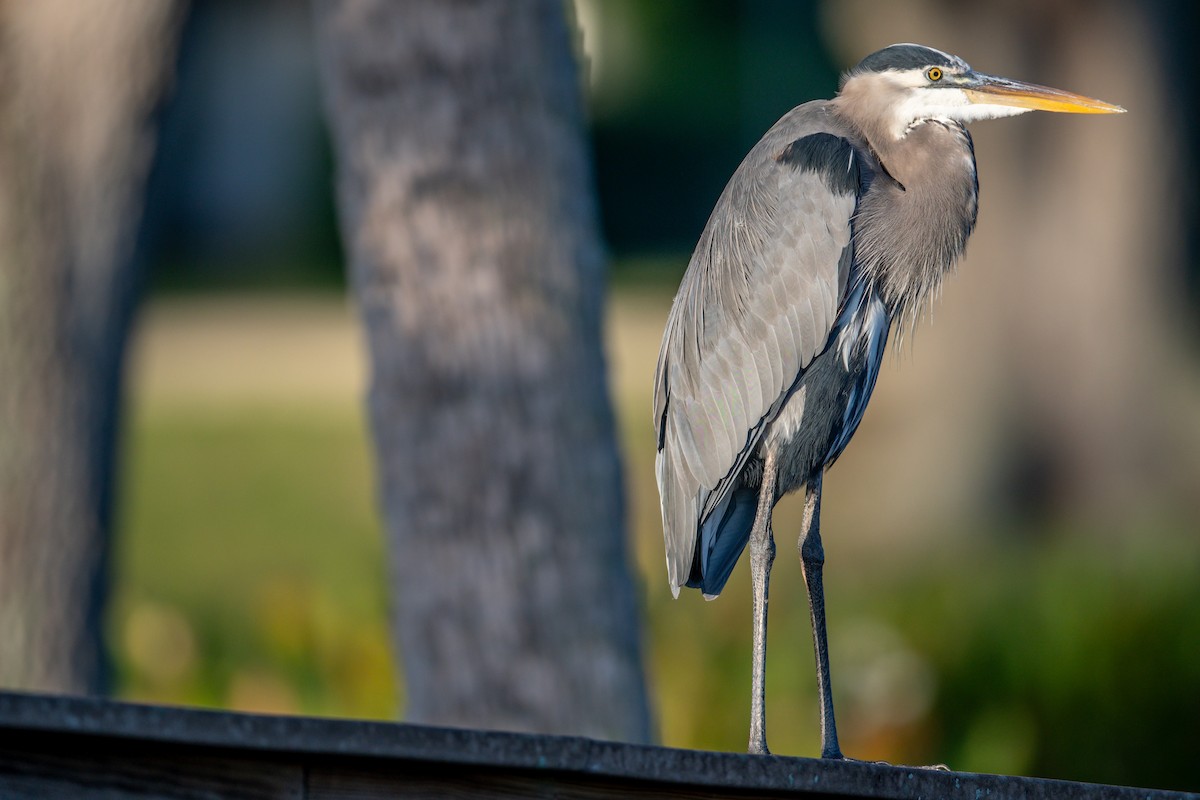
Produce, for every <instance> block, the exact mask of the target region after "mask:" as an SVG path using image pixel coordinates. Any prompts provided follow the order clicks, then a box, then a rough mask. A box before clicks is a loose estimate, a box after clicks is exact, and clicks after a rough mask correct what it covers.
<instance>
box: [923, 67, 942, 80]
mask: <svg viewBox="0 0 1200 800" xmlns="http://www.w3.org/2000/svg"><path fill="white" fill-rule="evenodd" d="M925 77H926V78H929V80H931V81H940V80H941V79H942V70H941V69H940V68H938V67H930V68H929V71H928V72H926V73H925Z"/></svg>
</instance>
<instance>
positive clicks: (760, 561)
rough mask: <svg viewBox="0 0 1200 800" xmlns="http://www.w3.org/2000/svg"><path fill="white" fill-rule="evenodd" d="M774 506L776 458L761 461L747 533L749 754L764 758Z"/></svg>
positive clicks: (773, 554) (768, 454) (773, 545)
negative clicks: (750, 639) (750, 600)
mask: <svg viewBox="0 0 1200 800" xmlns="http://www.w3.org/2000/svg"><path fill="white" fill-rule="evenodd" d="M774 505H775V454H774V453H773V452H771V451H768V452H767V454H766V457H765V458H764V460H763V473H762V486H761V487H759V491H758V511H757V512H756V513H755V515H754V527H753V528H751V530H750V581H751V585H752V587H753V591H754V654H753V658H754V666H753V678H752V682H751V692H750V748H749V749H750V752H751V753H757V754H762V755H766V754H767V753H770V752H771V751H770V750H768V749H767V707H766V681H767V584H768V582H769V581H770V577H771V563H772V562H773V561H774V560H775V537H774V536H773V535H772V533H771V508H772V506H774Z"/></svg>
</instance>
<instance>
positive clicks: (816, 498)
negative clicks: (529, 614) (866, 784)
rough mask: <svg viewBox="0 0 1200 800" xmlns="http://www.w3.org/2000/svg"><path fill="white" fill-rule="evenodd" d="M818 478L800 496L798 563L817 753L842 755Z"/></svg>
mask: <svg viewBox="0 0 1200 800" xmlns="http://www.w3.org/2000/svg"><path fill="white" fill-rule="evenodd" d="M821 478H822V474H821V473H817V476H816V477H815V478H813V479H812V480H811V481H809V482H808V486H807V488H806V489H805V496H804V528H803V529H802V530H801V532H800V543H799V546H800V563H801V566H802V567H803V570H804V584H805V586H807V587H808V608H809V611H810V613H811V615H812V632H813V650H814V651H815V654H816V659H817V693H818V694H819V695H820V696H821V757H822V758H842V750H841V748H840V747H839V746H838V737H837V724H836V723H835V722H834V720H833V692H832V690H831V689H830V686H829V645H828V643H827V642H826V640H825V589H824V586H823V585H822V583H821V569H822V567H823V566H824V564H825V548H824V547H822V546H821Z"/></svg>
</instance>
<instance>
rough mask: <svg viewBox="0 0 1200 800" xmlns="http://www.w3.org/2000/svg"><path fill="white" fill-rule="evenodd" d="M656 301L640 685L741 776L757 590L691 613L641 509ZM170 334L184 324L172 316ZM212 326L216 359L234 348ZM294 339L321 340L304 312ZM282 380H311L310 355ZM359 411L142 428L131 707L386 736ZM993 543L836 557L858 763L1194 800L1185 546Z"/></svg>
mask: <svg viewBox="0 0 1200 800" xmlns="http://www.w3.org/2000/svg"><path fill="white" fill-rule="evenodd" d="M666 291H667V290H665V289H664V290H657V291H652V292H646V291H639V290H632V289H619V290H617V292H616V296H615V300H614V303H613V306H612V316H613V331H612V333H613V334H614V335H615V336H616V337H617V338H616V340H615V345H614V347H613V360H614V368H615V374H614V383H615V385H616V387H617V392H618V414H619V418H620V420H621V422H622V439H623V442H622V444H623V447H624V450H625V453H626V461H627V465H628V468H629V470H630V475H629V476H628V483H629V484H630V486H631V488H632V490H633V496H632V497H631V501H632V506H633V510H634V520H633V535H634V538H635V541H634V544H635V555H636V558H637V562H638V568H639V574H640V576H641V578H640V583H641V587H642V589H641V592H642V603H643V606H644V608H645V611H646V620H647V630H646V643H647V659H648V667H649V671H650V675H651V681H652V690H653V693H654V696H655V698H656V704H657V709H658V716H659V723H660V729H661V738H662V741H663V742H664V743H665V744H668V745H672V746H681V747H697V748H706V749H720V750H733V751H737V750H741V749H743V748H744V747H745V735H746V726H747V720H748V713H749V703H748V700H749V667H750V658H749V654H750V638H749V637H750V625H749V620H750V605H749V586H748V584H749V580H748V574H747V571H746V569H745V568H744V567H743V568H739V569H738V570H737V571H736V572H735V575H734V577H733V579H732V580H731V582H730V585H729V587H728V588H727V590H726V591H725V593H724V594H723V595H722V596H721V598H719V599H718V600H716V601H714V602H711V603H706V602H704V601H703V600H702V599H701V598H700V597H699V595H698V594H697V593H695V592H685V593H683V594H682V595H681V596H680V598H679V600H677V601H676V600H672V599H671V596H670V592H669V591H668V590H667V587H666V580H665V573H664V569H663V566H662V543H661V533H660V530H659V527H658V519H657V509H656V505H655V504H656V502H657V500H656V498H653V497H648V496H645V495H642V494H640V493H639V492H642V491H645V487H650V488H651V489H652V487H653V481H652V480H650V479H649V471H650V470H652V469H653V449H652V442H651V440H650V427H649V424H648V421H647V419H646V417H647V414H646V402H645V397H644V396H642V393H644V391H645V387H644V383H645V381H644V380H642V378H644V376H643V375H640V373H641V372H643V371H644V369H645V363H644V360H645V359H646V358H650V359H652V358H653V353H650V354H649V355H647V353H646V352H645V350H646V347H645V342H646V337H647V336H648V335H649V332H651V331H655V330H656V329H659V328H660V327H661V324H662V315H663V313H664V311H665V303H666V298H667V297H669V294H666V293H665V292H666ZM207 302H210V303H213V304H215V305H217V306H219V305H220V304H221V303H222V301H220V300H213V301H207ZM329 302H330V304H332V305H335V306H337V305H338V304H340V300H339V299H337V298H330V301H329ZM306 307H308V306H306ZM159 316H160V317H165V319H163V323H162V324H165V325H169V324H170V319H169V317H170V314H162V315H159ZM280 318H284V317H280ZM212 319H213V320H214V322H213V323H212V324H213V326H214V328H216V327H222V328H223V329H224V330H223V335H224V336H228V335H230V331H229V327H230V326H231V325H234V326H236V325H237V324H238V323H236V322H230V321H228V319H227V317H222V316H220V315H214V316H213V317H212ZM191 324H192V325H193V327H194V326H195V321H194V320H193V321H192V323H191ZM290 324H294V325H297V326H300V327H308V328H311V327H312V325H311V324H310V323H305V321H304V316H303V314H299V313H298V314H296V315H294V319H293V320H292V322H291V323H290ZM347 324H349V320H347ZM639 343H641V344H640V349H639ZM211 356H212V358H214V359H222V358H225V357H226V355H225V351H224V350H223V349H218V350H217V351H215V352H213V353H212V354H211ZM277 358H279V359H299V360H301V362H303V360H304V359H305V358H306V352H305V351H303V350H302V351H301V352H298V353H295V354H288V353H278V354H277ZM233 377H235V378H236V376H233ZM355 391H356V387H353V386H346V387H345V403H329V402H328V401H326V402H324V403H314V404H311V405H308V406H306V405H305V403H304V398H303V397H296V396H294V394H293V396H288V397H280V398H279V402H278V404H274V405H270V406H264V405H263V404H262V402H261V398H259V399H258V400H257V401H254V402H244V403H239V402H232V401H225V402H221V403H213V404H212V405H211V406H209V405H206V404H205V403H198V402H196V401H195V399H194V398H192V399H189V398H188V396H187V395H171V394H164V395H163V396H160V397H158V398H157V399H155V400H153V401H152V402H142V403H135V407H134V413H133V415H132V425H131V427H130V431H129V433H128V447H127V458H126V467H127V477H128V479H127V480H126V481H125V482H124V486H125V487H126V490H125V493H124V497H123V501H124V502H123V509H124V513H123V521H124V525H123V530H124V536H123V538H122V539H121V543H120V544H121V546H120V548H119V550H118V552H117V559H116V572H117V575H116V578H117V580H116V586H117V590H118V591H117V598H116V603H115V605H114V609H113V612H112V614H111V616H110V641H111V644H112V646H113V649H114V651H115V653H116V656H117V660H118V666H119V676H120V685H121V693H122V694H123V695H124V696H126V697H130V698H135V699H142V700H152V701H158V702H173V703H196V704H201V705H213V706H221V707H230V708H236V709H245V710H259V711H272V712H289V713H291V712H300V713H309V714H333V715H346V716H355V717H378V718H386V717H390V716H392V715H393V711H394V710H395V709H396V707H397V705H399V706H401V707H402V705H403V702H402V700H398V699H397V698H398V694H399V690H398V688H397V681H396V678H395V677H394V667H393V659H392V658H391V654H390V650H389V645H388V637H387V617H388V615H387V601H386V589H385V570H384V568H383V564H384V555H383V551H382V544H381V537H380V532H379V527H378V525H379V523H378V521H377V519H376V517H375V514H374V513H373V509H374V508H375V501H374V499H373V496H372V479H371V474H370V456H369V449H368V444H367V439H366V434H365V431H364V429H363V423H362V421H361V420H360V418H359V415H358V414H357V411H356V403H357V399H356V398H355V396H354V392H355ZM280 408H283V409H286V410H285V411H282V412H281V411H280V410H279V409H280ZM834 479H836V469H835V478H834ZM789 504H790V505H789ZM794 505H795V504H794V503H791V501H790V500H785V501H784V504H783V505H782V506H781V514H780V517H779V520H780V521H779V522H778V526H777V530H778V531H779V535H778V537H777V538H778V544H779V557H778V558H777V560H776V570H775V573H774V580H773V581H772V587H771V588H772V603H771V608H772V612H773V613H772V616H771V629H772V631H771V658H770V670H769V673H768V710H769V728H770V736H771V743H772V747H773V748H774V749H775V751H776V752H778V753H785V754H798V755H812V754H814V753H816V752H817V751H818V749H819V742H818V740H817V733H818V730H817V717H816V708H815V704H814V694H815V680H814V677H813V666H812V653H811V645H810V639H809V630H808V611H807V605H806V600H805V594H804V588H803V580H802V578H801V575H800V569H799V564H798V559H796V558H792V557H789V556H791V555H792V553H794V550H793V549H792V547H793V544H792V540H791V538H790V533H789V531H793V530H796V528H795V524H794V521H793V520H794V513H795V511H796V509H795V508H793V507H792V506H794ZM995 524H996V525H997V526H998V527H997V528H996V529H995V530H982V531H963V532H957V533H953V534H951V535H950V536H949V537H948V538H947V537H943V538H940V539H938V540H937V542H938V543H940V544H935V543H931V542H924V543H914V544H911V546H909V545H906V544H905V543H889V544H887V545H886V546H880V547H878V548H874V549H872V548H870V547H866V548H864V547H862V546H861V545H855V544H854V543H853V541H852V540H853V539H854V537H852V536H851V537H846V536H839V535H838V534H837V532H835V531H830V532H829V534H828V536H827V537H826V548H827V553H828V563H829V569H828V570H827V578H826V591H827V594H828V598H829V625H830V635H831V647H832V658H833V664H834V689H835V692H836V694H837V701H838V712H839V715H840V728H841V732H842V736H843V746H844V748H845V750H846V752H848V753H851V754H853V755H854V756H856V757H859V758H868V759H886V760H890V761H893V762H899V763H938V762H945V763H947V764H950V765H951V766H953V767H954V768H956V769H965V770H976V771H985V772H1006V773H1015V774H1030V775H1041V776H1046V777H1060V778H1072V779H1085V780H1090V781H1109V782H1114V783H1127V784H1135V785H1150V786H1163V787H1175V788H1192V789H1194V788H1196V786H1197V785H1200V767H1198V766H1197V764H1196V761H1195V753H1196V752H1200V728H1198V727H1197V725H1196V724H1195V720H1196V719H1197V718H1200V659H1197V658H1196V650H1195V647H1196V642H1198V641H1200V583H1198V582H1197V581H1196V580H1195V575H1196V574H1197V568H1198V567H1200V542H1198V541H1197V540H1196V539H1195V538H1194V536H1192V535H1190V532H1189V531H1188V530H1187V529H1186V528H1185V526H1183V525H1182V524H1180V525H1176V526H1172V525H1171V524H1170V523H1169V522H1164V523H1163V524H1162V525H1161V527H1160V529H1158V530H1146V531H1138V532H1134V533H1132V534H1130V535H1127V536H1124V537H1122V538H1120V539H1095V538H1090V537H1089V536H1087V535H1086V534H1085V533H1084V532H1078V531H1076V532H1072V531H1053V532H1048V533H1056V534H1058V535H1055V536H1025V537H1019V538H1016V539H1014V538H1013V537H1010V536H1003V535H1001V534H1003V533H1005V531H1004V530H1003V529H1001V528H1000V527H999V526H1000V525H1001V524H1002V523H1000V522H997V523H995ZM850 533H853V532H850ZM946 541H951V542H953V544H952V545H950V546H945V542H946Z"/></svg>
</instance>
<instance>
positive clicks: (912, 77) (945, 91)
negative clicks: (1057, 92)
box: [871, 69, 1032, 139]
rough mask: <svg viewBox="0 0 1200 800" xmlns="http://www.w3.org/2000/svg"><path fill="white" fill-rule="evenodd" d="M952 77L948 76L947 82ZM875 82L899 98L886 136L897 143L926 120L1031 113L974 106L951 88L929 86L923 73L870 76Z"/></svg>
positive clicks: (973, 119)
mask: <svg viewBox="0 0 1200 800" xmlns="http://www.w3.org/2000/svg"><path fill="white" fill-rule="evenodd" d="M953 74H954V73H948V76H947V80H949V79H950V78H951V77H952V76H953ZM871 77H872V78H873V79H875V80H881V79H882V80H887V81H890V82H891V83H892V89H893V92H894V93H895V94H896V95H897V96H900V97H902V98H903V99H902V100H900V102H898V103H894V104H892V106H891V109H890V111H891V118H890V120H889V123H888V126H887V128H888V133H889V134H890V135H891V136H893V137H894V138H896V139H902V138H904V136H905V134H906V133H908V131H909V130H911V129H912V128H913V127H915V126H916V125H919V124H920V123H922V122H924V121H926V120H934V119H939V120H950V121H953V122H960V123H963V124H966V123H970V122H977V121H979V120H983V119H998V118H1000V117H1013V116H1016V115H1017V114H1024V113H1026V112H1027V111H1031V110H1032V109H1029V108H1017V107H1014V106H1007V105H1002V104H998V103H979V102H973V101H971V100H970V99H969V98H968V97H967V93H966V92H965V91H963V90H962V89H959V88H957V87H954V86H953V85H936V84H931V83H930V82H929V79H928V78H927V77H925V70H923V69H909V70H888V71H887V72H881V73H876V74H875V75H873V76H871Z"/></svg>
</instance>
